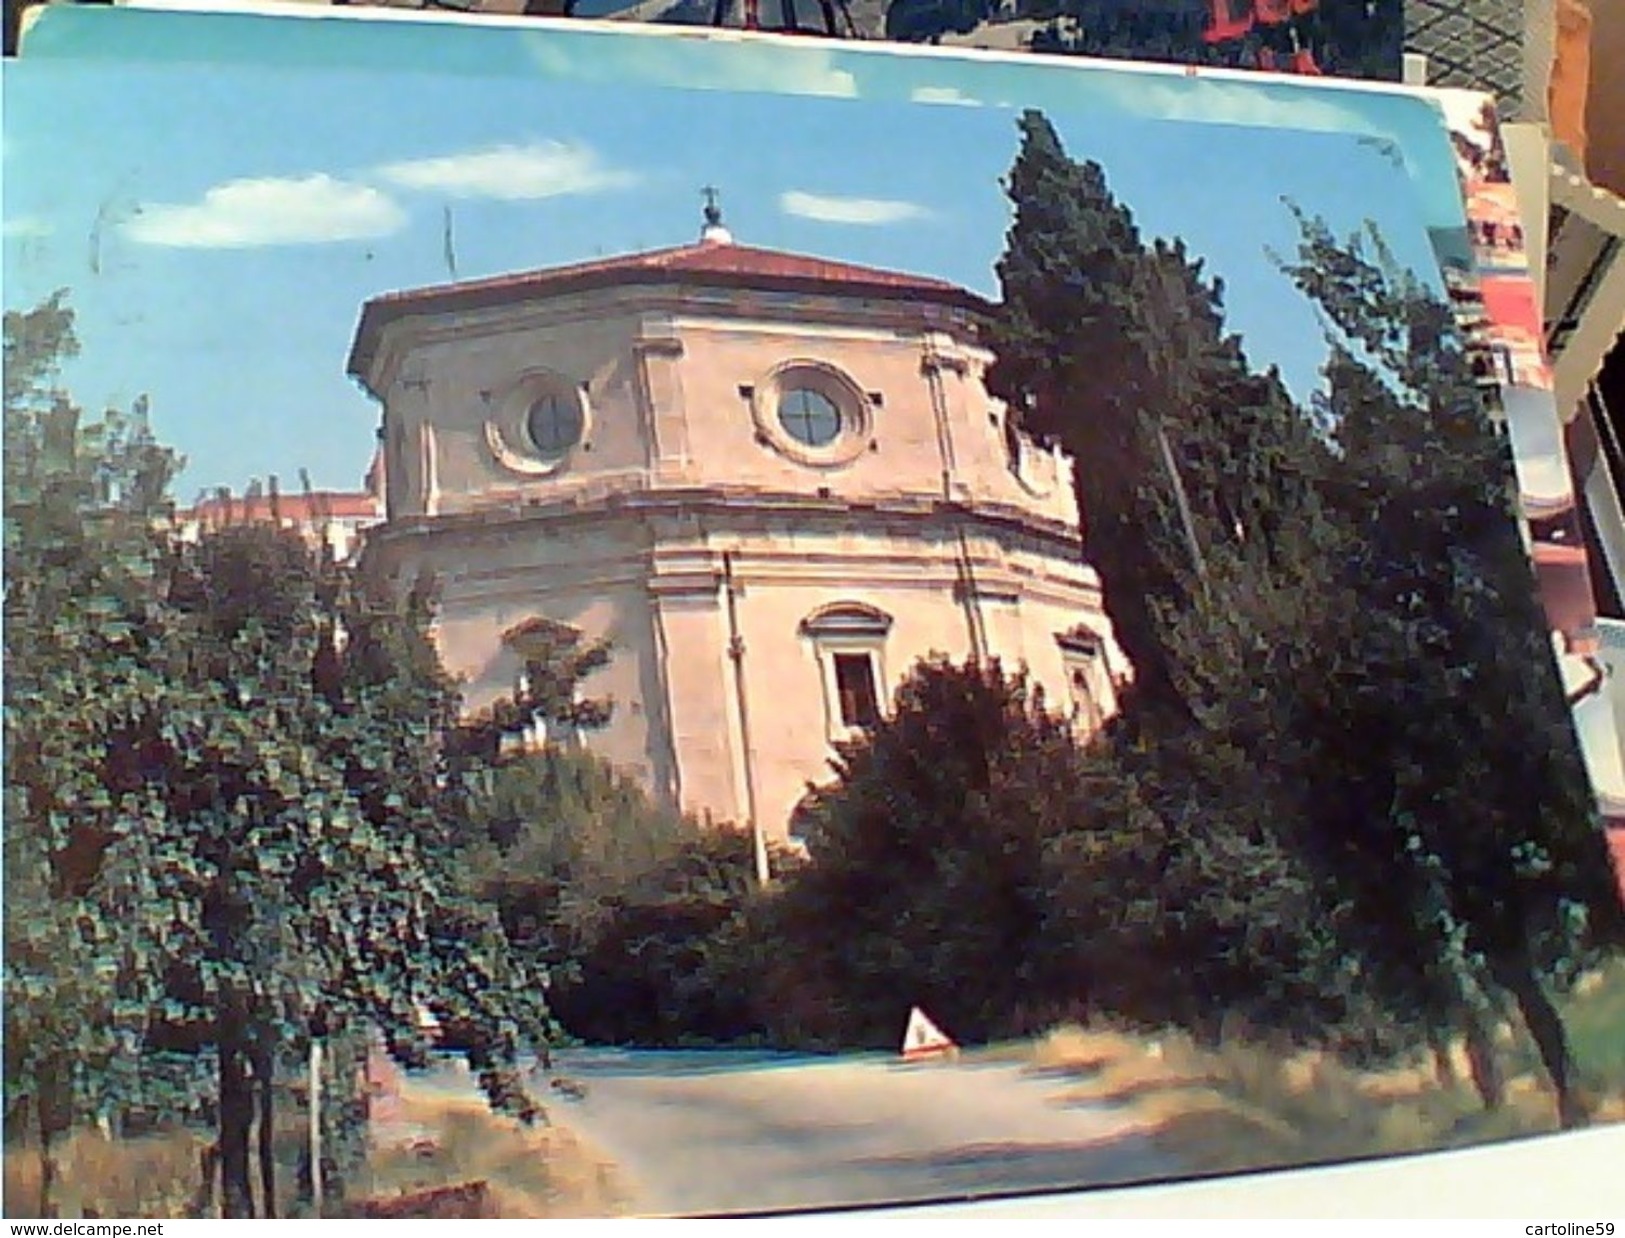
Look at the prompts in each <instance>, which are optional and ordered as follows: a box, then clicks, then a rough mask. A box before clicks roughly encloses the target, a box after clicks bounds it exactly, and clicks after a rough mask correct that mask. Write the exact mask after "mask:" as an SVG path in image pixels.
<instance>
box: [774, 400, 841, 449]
mask: <svg viewBox="0 0 1625 1238" xmlns="http://www.w3.org/2000/svg"><path fill="white" fill-rule="evenodd" d="M779 424H780V425H781V426H783V427H784V432H785V433H786V434H788V435H789V436H790V437H791V438H793V439H795V440H796V442H798V443H802V444H805V445H806V446H808V447H828V446H829V445H830V444H831V443H833V442H834V441H835V440H836V438H837V437H839V435H840V433H841V410H840V409H839V408H837V407H836V405H835V401H834V400H832V399H830V398H829V397H828V396H827V395H825V394H824V393H823V392H822V391H818V390H816V389H814V388H812V387H791V388H789V389H788V390H786V391H785V392H783V393H782V394H781V395H780V396H779Z"/></svg>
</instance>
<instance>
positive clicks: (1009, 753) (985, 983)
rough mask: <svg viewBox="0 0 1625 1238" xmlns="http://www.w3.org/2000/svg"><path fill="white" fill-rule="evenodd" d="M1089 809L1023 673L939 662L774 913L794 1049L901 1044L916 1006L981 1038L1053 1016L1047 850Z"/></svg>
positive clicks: (817, 838) (846, 767) (827, 798)
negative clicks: (1044, 993) (1047, 958)
mask: <svg viewBox="0 0 1625 1238" xmlns="http://www.w3.org/2000/svg"><path fill="white" fill-rule="evenodd" d="M1087 801H1088V789H1087V787H1086V782H1085V776H1084V770H1083V767H1082V765H1081V763H1080V762H1079V760H1078V753H1077V749H1076V746H1075V744H1074V742H1073V739H1072V735H1071V732H1070V730H1069V728H1068V726H1067V725H1066V723H1065V722H1063V721H1062V720H1060V719H1059V718H1057V717H1055V716H1053V715H1052V714H1051V713H1050V712H1049V711H1048V710H1047V709H1046V708H1045V707H1044V702H1043V699H1042V694H1041V692H1039V691H1038V690H1037V689H1035V688H1032V687H1031V686H1030V685H1029V684H1028V682H1027V680H1026V677H1025V675H1024V674H1020V673H1015V674H1009V673H1006V672H1005V671H1004V670H1002V669H1001V668H1000V667H999V665H998V664H997V663H989V664H986V665H978V664H975V663H972V664H968V665H965V666H957V665H954V664H952V663H950V662H949V661H947V660H946V659H943V658H940V657H939V658H934V659H931V660H929V661H926V662H923V663H921V664H920V665H918V666H917V667H916V668H915V669H914V670H913V672H912V673H911V674H910V676H909V677H908V679H907V680H906V681H905V682H904V684H903V685H902V687H901V688H900V689H899V690H898V693H897V697H896V702H895V708H894V709H893V711H892V713H891V715H890V716H889V717H887V718H885V719H884V720H882V721H881V722H880V723H879V724H878V725H877V726H876V727H875V728H874V730H873V731H872V732H870V734H869V735H868V737H867V738H866V739H865V740H863V741H861V742H858V743H854V744H851V745H848V746H846V747H844V748H843V749H842V751H841V755H840V758H839V760H838V761H837V762H836V778H835V780H834V781H833V782H832V783H831V784H830V785H829V786H828V787H825V788H822V789H820V790H818V791H816V792H815V793H814V794H813V795H812V797H811V799H810V801H809V803H808V805H807V806H806V809H805V812H804V818H805V823H806V824H805V828H806V842H807V847H808V851H809V860H810V862H809V863H808V865H807V867H806V868H805V869H804V870H803V871H801V872H800V873H799V874H797V875H796V876H795V877H793V878H792V879H790V880H787V881H785V882H783V883H782V886H783V888H782V889H781V890H779V891H777V892H775V893H773V894H772V895H771V897H770V899H769V900H768V904H767V905H766V906H765V907H764V910H763V913H762V914H763V915H764V917H765V920H766V922H767V923H768V924H769V925H770V927H769V928H768V929H765V930H764V931H766V932H767V933H768V934H769V936H770V937H771V938H772V939H773V940H776V941H778V942H780V943H781V948H780V949H779V950H778V951H777V955H776V959H775V960H774V963H775V966H776V970H773V971H772V973H771V974H770V976H769V979H768V982H767V984H766V987H765V990H764V999H763V1000H764V1014H765V1016H766V1017H767V1019H768V1021H769V1023H770V1026H771V1027H772V1028H773V1030H774V1032H775V1034H776V1035H778V1036H779V1037H780V1038H781V1039H793V1040H800V1041H804V1042H817V1041H824V1042H834V1043H847V1044H852V1043H856V1044H863V1045H871V1046H877V1047H878V1046H888V1047H891V1046H895V1044H896V1043H897V1041H898V1038H899V1037H900V1036H901V1034H902V1030H903V1025H904V1023H905V1022H906V1019H907V1015H908V1009H909V1006H910V1005H912V1004H915V1003H918V1004H920V1005H922V1006H924V1007H925V1008H926V1009H928V1010H929V1011H930V1012H931V1013H932V1016H933V1017H934V1018H936V1019H938V1020H939V1021H940V1022H941V1023H942V1024H943V1026H944V1027H945V1028H946V1029H947V1030H948V1031H949V1032H950V1034H953V1035H956V1036H958V1037H961V1038H963V1039H966V1040H975V1039H984V1038H988V1037H993V1036H1000V1035H1009V1034H1014V1033H1015V1032H1018V1031H1021V1030H1025V1027H1024V1025H1023V1018H1024V1016H1023V1014H1022V1010H1023V1008H1025V1009H1026V1010H1027V1011H1028V1012H1029V1014H1030V1015H1031V1017H1032V1018H1033V1019H1034V1020H1036V1019H1037V1018H1038V1016H1039V1012H1038V1010H1037V1009H1036V1007H1037V1006H1038V1004H1039V1003H1038V1002H1037V1001H1035V996H1034V995H1035V991H1036V990H1035V985H1036V983H1037V975H1036V970H1037V968H1038V965H1039V960H1038V944H1039V941H1040V937H1041V932H1042V924H1043V919H1044V893H1043V889H1042V885H1041V882H1042V868H1043V855H1044V845H1045V841H1046V840H1047V839H1049V838H1051V837H1053V836H1055V835H1057V834H1059V833H1061V832H1062V831H1063V830H1064V829H1066V828H1067V826H1068V825H1070V824H1071V823H1072V822H1073V821H1074V820H1075V819H1076V818H1077V816H1078V813H1079V810H1080V806H1081V805H1083V804H1085V803H1087Z"/></svg>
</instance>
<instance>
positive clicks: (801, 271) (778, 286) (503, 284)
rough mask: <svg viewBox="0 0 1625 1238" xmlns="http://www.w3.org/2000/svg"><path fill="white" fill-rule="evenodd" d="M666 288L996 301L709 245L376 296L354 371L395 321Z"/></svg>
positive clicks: (975, 306) (802, 257)
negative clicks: (576, 295) (604, 291)
mask: <svg viewBox="0 0 1625 1238" xmlns="http://www.w3.org/2000/svg"><path fill="white" fill-rule="evenodd" d="M659 284H688V285H691V286H699V287H706V288H744V289H757V290H763V291H782V292H809V293H812V292H825V293H835V294H837V295H843V296H858V297H868V298H871V299H875V300H891V301H905V302H917V301H926V302H930V303H933V304H939V305H952V306H958V307H960V308H963V309H968V310H971V311H973V312H977V313H985V312H987V311H988V310H990V309H991V308H992V306H991V304H990V303H989V302H988V301H986V300H984V299H983V298H982V297H979V296H977V295H976V294H975V293H973V292H971V291H969V290H968V289H965V288H961V287H960V286H959V285H957V284H954V283H950V282H949V281H947V280H942V279H934V278H932V277H930V276H925V275H911V274H908V273H906V272H902V271H887V270H882V269H880V268H878V267H866V266H858V265H856V264H854V263H850V262H837V261H834V260H832V259H828V258H815V257H811V256H809V255H806V254H792V253H786V252H784V251H782V250H775V249H761V248H758V247H756V246H753V245H736V244H733V243H731V242H729V243H716V242H703V241H702V242H699V243H697V244H693V245H678V246H673V247H671V248H668V249H652V250H644V251H641V252H638V253H631V254H622V255H619V256H617V257H613V258H601V259H595V260H594V261H591V262H578V263H573V264H571V265H569V266H562V267H545V268H543V269H541V270H536V271H522V272H517V273H514V274H510V275H498V276H495V277H493V278H490V279H476V280H465V281H463V282H460V283H455V284H437V285H432V286H430V287H425V288H411V289H407V290H404V291H401V292H391V293H386V294H384V295H383V296H379V297H374V298H373V299H372V300H371V301H368V302H367V304H366V307H365V308H364V309H363V310H362V313H361V323H360V326H359V327H358V328H357V330H356V338H355V344H354V347H353V348H352V349H351V351H350V361H349V372H350V373H351V374H352V375H354V376H356V377H358V378H360V377H363V376H364V374H365V371H366V369H367V367H368V365H369V364H370V362H371V360H372V354H373V350H374V349H375V348H376V347H377V342H378V333H379V332H380V331H381V330H382V329H383V328H384V327H385V326H386V325H387V324H388V323H390V322H392V321H394V320H395V319H398V318H403V317H406V316H408V315H411V314H436V313H452V312H456V311H458V310H470V309H481V308H484V307H487V306H493V305H503V304H507V303H511V302H515V301H521V300H530V299H534V298H538V297H550V296H560V295H562V294H564V293H568V292H584V291H588V290H592V289H598V288H614V287H621V286H628V285H632V286H636V285H659Z"/></svg>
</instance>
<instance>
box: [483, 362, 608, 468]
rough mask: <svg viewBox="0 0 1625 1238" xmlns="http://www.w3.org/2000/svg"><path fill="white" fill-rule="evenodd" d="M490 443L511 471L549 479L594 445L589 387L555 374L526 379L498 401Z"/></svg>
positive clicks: (549, 372)
mask: <svg viewBox="0 0 1625 1238" xmlns="http://www.w3.org/2000/svg"><path fill="white" fill-rule="evenodd" d="M493 403H494V404H495V407H494V408H493V410H492V414H491V416H490V417H489V418H488V419H487V421H486V423H485V441H486V444H487V445H488V446H489V447H490V449H491V454H492V456H493V457H495V459H496V462H497V463H498V464H499V465H501V466H502V467H503V468H504V469H506V470H508V471H509V472H511V473H519V474H522V475H524V476H527V477H548V476H552V475H553V474H555V473H558V472H559V471H560V470H561V469H563V468H565V467H567V465H568V464H569V462H570V461H571V460H572V459H574V458H575V454H576V452H577V451H578V450H580V451H588V450H591V447H592V429H593V417H592V403H591V401H590V400H589V399H588V398H587V388H586V386H585V384H578V383H575V382H573V381H572V380H571V379H569V378H568V377H566V376H565V375H563V374H559V373H556V372H554V371H552V370H540V369H538V370H532V371H530V372H529V373H527V374H524V375H521V376H520V377H519V378H518V379H517V380H516V381H515V382H513V383H512V385H510V386H509V387H508V388H507V389H506V390H505V391H503V392H502V393H501V394H500V395H499V396H498V397H497V398H496V400H495V401H494V402H493Z"/></svg>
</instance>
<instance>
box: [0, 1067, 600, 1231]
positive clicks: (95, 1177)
mask: <svg viewBox="0 0 1625 1238" xmlns="http://www.w3.org/2000/svg"><path fill="white" fill-rule="evenodd" d="M292 1116H293V1115H289V1117H290V1119H291V1117H292ZM401 1116H402V1118H403V1119H404V1121H405V1123H407V1124H410V1126H411V1127H412V1128H413V1130H414V1132H415V1133H416V1134H417V1135H418V1138H417V1140H416V1142H415V1145H414V1146H411V1147H407V1146H378V1147H374V1148H373V1149H372V1151H371V1154H370V1156H369V1161H368V1164H367V1165H366V1166H365V1167H364V1168H363V1169H362V1171H361V1172H360V1173H358V1174H357V1175H356V1179H355V1180H354V1181H353V1182H351V1183H349V1184H348V1186H349V1191H348V1198H347V1199H345V1200H343V1201H339V1202H338V1203H336V1204H330V1205H329V1209H328V1211H329V1212H330V1213H331V1214H333V1215H339V1216H353V1215H359V1214H360V1211H361V1208H362V1205H363V1203H364V1202H365V1201H369V1200H390V1201H393V1200H399V1199H400V1198H401V1197H402V1196H404V1195H407V1194H410V1193H414V1192H418V1191H423V1190H432V1189H434V1188H439V1187H455V1186H462V1185H466V1184H472V1183H484V1184H485V1190H484V1191H483V1192H482V1205H481V1210H480V1216H481V1217H482V1218H484V1217H490V1218H514V1219H517V1218H545V1217H586V1216H611V1215H616V1214H618V1213H621V1212H624V1211H626V1209H627V1199H626V1197H625V1195H624V1193H623V1191H622V1189H621V1187H620V1185H619V1179H618V1175H617V1174H616V1171H615V1169H614V1166H613V1165H611V1164H610V1163H609V1162H607V1161H606V1160H605V1159H604V1158H603V1157H602V1156H601V1155H599V1154H598V1153H596V1152H595V1151H594V1150H592V1149H591V1148H590V1147H589V1146H588V1145H587V1144H585V1143H584V1142H583V1141H582V1140H581V1139H579V1138H578V1137H577V1136H576V1135H574V1134H573V1133H572V1132H570V1131H569V1130H566V1129H564V1128H561V1127H556V1126H553V1127H548V1126H538V1127H533V1128H529V1129H527V1128H525V1127H523V1126H521V1125H520V1124H519V1123H518V1122H516V1121H514V1120H512V1119H509V1118H503V1117H498V1116H496V1115H493V1114H492V1113H491V1112H490V1111H489V1110H488V1109H487V1108H486V1107H485V1105H484V1104H483V1102H480V1101H477V1100H450V1101H441V1100H438V1099H432V1098H416V1097H412V1098H408V1099H406V1100H405V1101H403V1102H402V1115H401ZM278 1127H279V1129H278V1132H277V1147H276V1152H277V1157H276V1159H277V1188H278V1189H277V1194H278V1196H279V1199H278V1215H280V1216H290V1215H293V1216H297V1215H300V1208H301V1205H300V1204H299V1202H298V1201H297V1199H296V1198H295V1193H296V1190H297V1174H298V1170H297V1166H298V1162H299V1158H300V1153H301V1151H302V1147H301V1145H302V1141H303V1139H304V1131H303V1127H302V1124H300V1123H298V1122H294V1121H291V1120H290V1121H288V1123H287V1126H286V1129H284V1128H283V1123H282V1122H280V1121H279V1123H278ZM207 1142H208V1140H207V1138H206V1137H205V1136H204V1135H203V1134H201V1133H199V1132H195V1131H190V1130H174V1131H169V1132H165V1133H162V1134H154V1135H144V1136H140V1137H137V1138H126V1139H110V1138H108V1137H106V1136H104V1135H102V1134H101V1133H100V1132H98V1131H95V1130H78V1131H75V1132H73V1133H72V1134H71V1135H70V1136H69V1137H67V1138H66V1139H64V1140H62V1141H61V1142H60V1143H59V1144H58V1145H57V1147H56V1150H55V1153H54V1158H53V1159H54V1160H55V1163H56V1175H55V1182H54V1185H53V1188H52V1193H51V1208H50V1210H51V1214H52V1215H54V1216H57V1217H62V1218H85V1217H148V1218H153V1219H159V1218H166V1219H167V1218H186V1217H199V1216H211V1215H216V1214H215V1213H214V1212H213V1211H212V1209H205V1208H203V1207H201V1206H200V1205H201V1202H202V1199H203V1193H202V1191H201V1174H200V1160H199V1157H200V1154H201V1152H202V1151H203V1149H204V1147H205V1146H206V1144H207ZM254 1175H255V1176H254V1189H255V1192H256V1196H257V1194H258V1190H259V1179H258V1168H257V1162H256V1163H255V1169H254ZM41 1178H42V1166H41V1163H40V1156H39V1151H38V1149H37V1148H36V1147H33V1146H30V1145H26V1144H14V1145H9V1146H7V1148H6V1149H5V1164H4V1192H5V1194H4V1211H5V1215H6V1216H7V1217H38V1216H41V1215H43V1213H42V1212H41V1206H40V1205H41V1194H40V1184H41Z"/></svg>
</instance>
